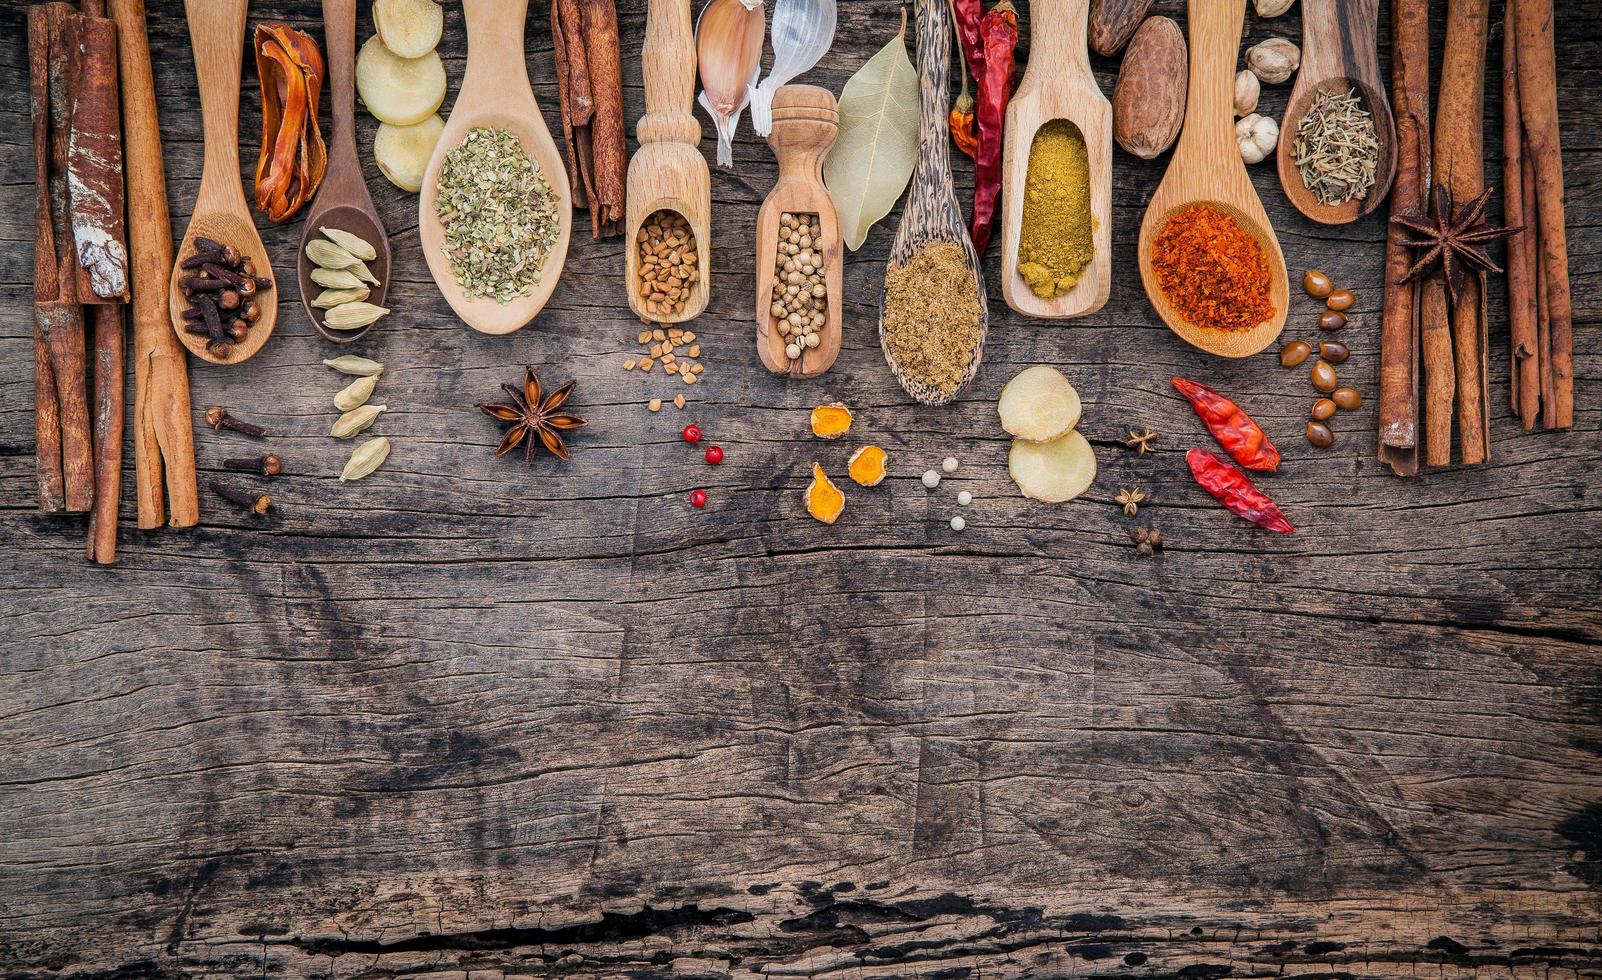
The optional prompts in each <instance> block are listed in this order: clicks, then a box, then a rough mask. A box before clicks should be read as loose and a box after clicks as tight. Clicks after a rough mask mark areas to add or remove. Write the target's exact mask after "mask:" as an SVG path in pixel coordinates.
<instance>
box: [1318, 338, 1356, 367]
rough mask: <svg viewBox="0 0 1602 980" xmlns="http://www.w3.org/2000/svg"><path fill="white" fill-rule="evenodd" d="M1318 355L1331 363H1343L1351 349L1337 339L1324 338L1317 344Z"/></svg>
mask: <svg viewBox="0 0 1602 980" xmlns="http://www.w3.org/2000/svg"><path fill="white" fill-rule="evenodd" d="M1318 356H1319V357H1322V358H1323V359H1324V360H1326V361H1328V362H1330V363H1331V364H1344V363H1346V359H1347V358H1348V357H1351V356H1352V349H1351V348H1350V347H1347V346H1346V345H1345V344H1343V343H1341V342H1340V341H1338V340H1326V341H1324V342H1322V343H1320V344H1319V345H1318Z"/></svg>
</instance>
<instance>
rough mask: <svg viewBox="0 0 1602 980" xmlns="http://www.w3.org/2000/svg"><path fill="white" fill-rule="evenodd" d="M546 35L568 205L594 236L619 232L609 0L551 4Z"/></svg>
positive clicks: (614, 52)
mask: <svg viewBox="0 0 1602 980" xmlns="http://www.w3.org/2000/svg"><path fill="white" fill-rule="evenodd" d="M551 35H552V40H553V48H554V50H555V54H556V83H557V95H558V101H559V102H560V103H561V107H562V136H563V139H564V141H565V143H566V145H567V159H568V169H569V170H571V171H572V173H573V174H574V180H573V204H574V206H576V207H585V208H588V209H589V212H590V232H591V234H592V235H593V236H594V237H596V238H606V237H609V236H611V235H618V234H622V232H623V196H624V181H625V180H626V177H627V172H628V151H627V146H628V143H627V133H626V132H625V130H624V126H623V73H622V64H621V63H622V53H621V51H620V48H619V43H618V27H617V11H616V9H615V8H614V7H613V5H612V0H551Z"/></svg>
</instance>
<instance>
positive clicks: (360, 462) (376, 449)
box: [339, 436, 389, 483]
mask: <svg viewBox="0 0 1602 980" xmlns="http://www.w3.org/2000/svg"><path fill="white" fill-rule="evenodd" d="M388 458H389V440H388V439H386V438H385V437H384V436H378V437H377V438H373V439H369V440H367V441H366V442H364V443H362V444H361V445H360V446H357V447H356V450H355V452H352V453H351V454H350V460H349V461H348V462H346V463H345V468H344V469H343V470H341V471H340V473H339V482H341V483H345V482H347V481H350V480H361V479H364V478H366V477H367V476H369V475H371V474H372V472H373V471H374V470H376V469H378V468H379V467H380V466H382V465H383V463H384V460H386V459H388Z"/></svg>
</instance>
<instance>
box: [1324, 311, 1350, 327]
mask: <svg viewBox="0 0 1602 980" xmlns="http://www.w3.org/2000/svg"><path fill="white" fill-rule="evenodd" d="M1344 326H1346V314H1344V313H1342V312H1341V311H1339V310H1326V311H1325V313H1324V315H1323V316H1321V317H1319V318H1318V327H1319V329H1320V330H1339V329H1340V328H1342V327H1344Z"/></svg>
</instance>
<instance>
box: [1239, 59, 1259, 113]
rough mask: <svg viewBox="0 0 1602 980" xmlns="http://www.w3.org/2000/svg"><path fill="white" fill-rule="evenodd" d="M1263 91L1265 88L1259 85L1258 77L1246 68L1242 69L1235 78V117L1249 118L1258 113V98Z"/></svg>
mask: <svg viewBox="0 0 1602 980" xmlns="http://www.w3.org/2000/svg"><path fill="white" fill-rule="evenodd" d="M1262 91H1263V87H1262V85H1261V84H1259V83H1258V81H1257V76H1256V75H1253V74H1252V73H1251V72H1249V71H1247V70H1245V69H1244V68H1243V69H1241V71H1240V73H1239V74H1238V75H1236V76H1235V115H1236V116H1237V117H1240V116H1249V115H1251V114H1252V113H1254V112H1256V111H1257V96H1258V95H1260V94H1261V93H1262Z"/></svg>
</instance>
